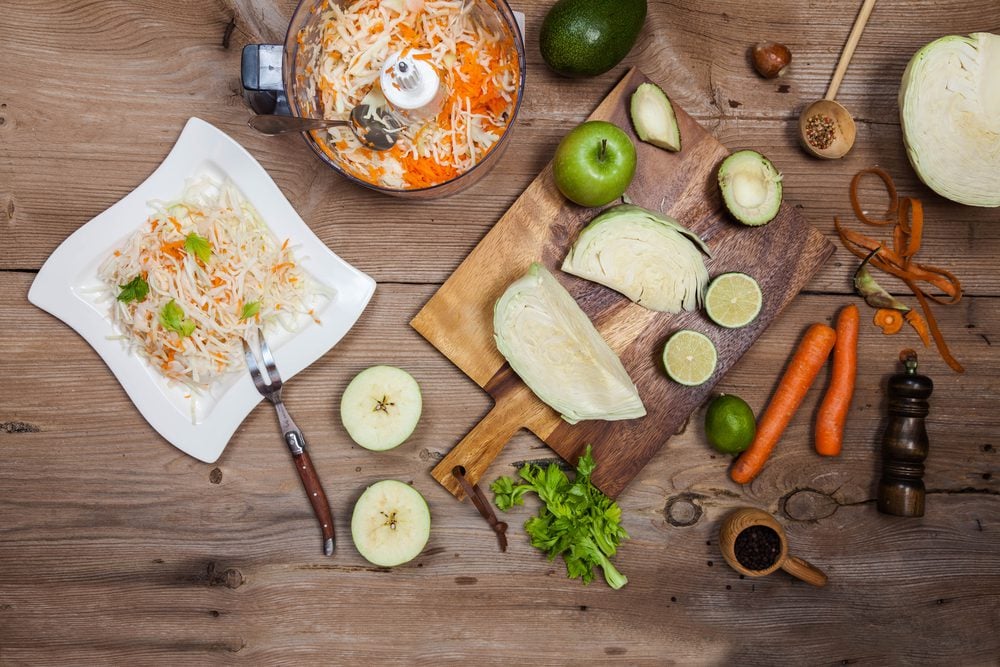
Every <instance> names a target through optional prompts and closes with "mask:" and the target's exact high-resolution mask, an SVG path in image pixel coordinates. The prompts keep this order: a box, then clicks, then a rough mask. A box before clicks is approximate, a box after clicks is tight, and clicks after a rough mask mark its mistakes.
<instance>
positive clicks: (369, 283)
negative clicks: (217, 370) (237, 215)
mask: <svg viewBox="0 0 1000 667" xmlns="http://www.w3.org/2000/svg"><path fill="white" fill-rule="evenodd" d="M203 175H208V176H211V177H212V178H214V179H215V180H217V181H222V180H225V179H229V180H230V181H232V182H233V184H234V185H235V186H236V187H237V188H238V189H239V191H240V192H241V193H242V195H243V197H244V198H245V199H247V200H248V201H249V202H250V203H251V204H253V206H254V207H255V208H256V209H257V211H258V212H259V213H260V216H261V218H262V219H263V220H264V221H265V223H266V224H267V226H268V227H269V228H270V230H271V232H272V233H273V234H274V235H275V237H276V238H279V239H284V238H289V239H291V240H292V243H293V244H295V245H296V253H295V254H296V257H297V258H298V261H299V263H300V265H301V266H302V268H303V269H305V270H306V271H307V272H308V273H309V274H310V275H311V276H312V277H313V278H314V279H315V280H316V281H317V282H319V283H320V284H322V285H324V286H326V287H328V288H330V289H331V291H333V292H334V296H333V297H332V298H331V299H329V300H326V301H323V302H321V305H320V308H321V309H317V311H316V316H317V317H318V318H319V320H320V321H321V322H322V324H315V323H312V322H310V323H308V324H306V325H305V326H303V328H301V329H300V330H298V331H297V332H295V333H294V334H284V335H278V334H276V333H269V334H268V342H269V344H270V346H271V349H272V350H273V351H274V357H275V361H276V362H277V365H278V370H279V371H280V372H281V376H282V379H284V380H288V379H290V378H291V377H292V376H294V375H295V374H296V373H298V372H299V371H301V370H302V369H303V368H305V367H307V366H308V365H309V364H311V363H313V362H314V361H316V360H317V359H319V358H320V357H321V356H323V355H324V354H325V353H326V352H327V351H329V350H330V348H332V347H333V346H334V345H336V344H337V342H338V341H339V340H340V339H341V338H343V337H344V334H346V333H347V332H348V331H349V330H350V328H351V327H352V326H353V325H354V323H355V322H356V321H357V319H358V318H359V317H360V316H361V313H362V312H363V311H364V309H365V306H366V305H367V304H368V301H369V300H370V299H371V297H372V294H373V293H374V291H375V281H374V280H372V279H371V278H370V277H368V276H367V275H365V274H364V273H362V272H361V271H358V270H357V269H355V268H354V267H353V266H351V265H350V264H348V263H347V262H345V261H344V260H342V259H341V258H340V257H337V255H335V254H334V253H333V252H331V251H330V249H329V248H327V247H326V245H324V244H323V242H322V241H320V240H319V239H318V238H317V237H316V235H315V234H313V233H312V230H310V229H309V227H308V226H306V223H305V222H303V220H302V218H300V217H299V215H298V214H297V213H296V212H295V209H293V208H292V206H291V204H289V202H288V200H287V199H285V196H284V195H283V194H282V193H281V190H279V189H278V186H277V185H275V183H274V181H272V180H271V177H270V176H268V175H267V172H265V171H264V168H263V167H261V166H260V164H259V163H258V162H257V161H256V160H255V159H254V158H253V157H252V156H251V155H250V154H249V153H248V152H247V151H246V150H244V148H243V147H242V146H240V145H239V144H237V143H236V142H235V141H233V140H232V139H230V138H229V137H228V136H227V135H226V134H224V133H222V132H221V131H219V130H218V129H216V128H215V127H213V126H212V125H209V124H208V123H206V122H205V121H203V120H201V119H199V118H191V119H190V120H188V122H187V124H186V125H185V126H184V131H183V132H181V136H180V137H179V138H178V139H177V143H176V144H174V147H173V149H172V150H171V151H170V154H169V155H167V157H166V159H164V160H163V162H162V163H161V164H160V166H159V167H157V169H156V171H154V172H153V173H152V175H150V177H149V178H147V179H146V180H145V181H144V182H143V183H142V184H141V185H140V186H139V187H137V188H136V189H135V190H133V191H132V192H130V193H129V194H128V195H126V196H125V198H124V199H122V200H121V201H119V202H118V203H117V204H115V205H114V206H112V207H111V208H109V209H108V210H106V211H104V212H103V213H101V214H100V215H98V216H97V217H96V218H94V219H93V220H91V221H90V222H88V223H87V224H85V225H84V226H83V227H81V228H80V229H78V230H76V231H75V232H74V233H73V234H72V235H71V236H70V237H69V238H68V239H66V240H65V241H64V242H63V243H62V244H61V245H60V246H59V247H58V248H56V250H55V252H53V253H52V255H51V256H50V257H49V258H48V260H46V262H45V264H44V265H43V266H42V269H41V271H39V272H38V276H37V277H36V278H35V281H34V282H33V283H32V285H31V290H30V291H29V292H28V300H29V301H30V302H31V303H33V304H35V305H36V306H38V307H39V308H42V309H43V310H46V311H48V312H50V313H52V314H53V315H55V316H56V317H58V318H59V319H61V320H62V321H63V322H65V323H66V324H68V325H69V326H71V327H72V328H73V329H75V330H76V331H77V333H79V334H80V335H81V336H83V338H84V339H85V340H86V341H87V342H88V343H90V345H91V346H92V347H93V348H94V349H95V350H96V351H97V353H98V354H100V355H101V357H102V358H103V359H104V361H105V363H106V364H107V365H108V367H109V368H110V369H111V372H112V373H114V374H115V377H117V378H118V381H119V382H120V383H121V385H122V387H124V388H125V391H126V392H127V393H128V395H129V398H131V399H132V402H133V403H135V406H136V407H137V408H138V409H139V412H140V413H142V416H143V417H145V418H146V421H148V422H149V423H150V425H152V427H153V428H155V429H156V430H157V431H158V432H159V433H160V435H162V436H163V437H164V438H166V439H167V440H168V441H169V442H170V443H171V444H173V445H174V446H175V447H177V448H178V449H180V450H181V451H183V452H185V453H186V454H190V455H191V456H193V457H195V458H197V459H200V460H201V461H205V462H206V463H211V462H213V461H215V460H216V459H218V458H219V456H220V455H221V454H222V450H224V449H225V448H226V444H227V443H228V442H229V439H230V438H231V437H232V435H233V433H234V432H235V431H236V429H237V427H238V426H239V425H240V424H241V423H242V422H243V420H244V419H245V418H246V416H247V415H248V414H249V413H250V411H251V410H252V409H253V408H254V406H255V405H257V403H259V402H260V401H261V395H260V394H259V393H257V390H256V389H255V388H254V386H253V382H251V380H250V377H249V374H248V373H231V374H229V375H227V376H226V377H224V378H222V379H220V380H219V381H218V382H217V383H216V384H215V385H213V387H212V388H211V390H210V391H208V392H204V393H201V394H196V395H195V396H194V400H195V402H194V405H193V406H192V397H191V396H192V394H191V390H190V389H189V388H187V387H184V386H181V385H178V384H177V383H170V382H168V381H167V380H166V379H165V378H164V377H163V376H162V375H161V374H160V373H159V372H158V371H157V370H155V369H153V368H151V367H150V366H149V365H148V364H147V363H146V362H145V361H144V360H142V359H141V358H140V357H139V356H137V355H135V354H134V353H132V352H130V351H129V349H128V346H127V344H126V343H125V342H124V341H122V340H118V339H115V338H114V337H115V336H118V335H120V334H121V332H120V331H118V330H117V328H116V327H115V326H114V325H113V324H112V321H111V317H110V304H109V303H108V301H107V297H106V296H102V295H101V294H100V289H99V287H100V285H101V281H100V279H99V278H98V276H97V269H98V266H99V265H100V263H101V262H102V261H104V259H105V258H106V257H107V256H108V254H109V253H110V252H111V251H112V250H113V249H114V248H115V247H117V246H119V245H120V244H121V243H122V242H123V241H124V240H125V239H126V238H127V237H128V236H130V235H131V234H132V233H133V232H135V230H136V229H138V228H139V226H140V225H142V224H143V223H144V222H145V220H146V219H147V218H148V216H149V215H150V214H151V213H152V209H151V208H150V207H149V206H148V204H147V202H149V201H151V200H157V199H158V200H161V201H169V200H171V199H175V198H176V197H177V196H179V195H180V193H181V192H182V191H183V189H184V186H185V184H186V182H187V181H188V180H189V179H191V178H196V177H199V176H203ZM289 341H294V345H289V344H288V343H289ZM192 407H193V408H194V409H192Z"/></svg>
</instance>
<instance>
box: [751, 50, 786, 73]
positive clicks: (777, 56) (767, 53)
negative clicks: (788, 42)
mask: <svg viewBox="0 0 1000 667" xmlns="http://www.w3.org/2000/svg"><path fill="white" fill-rule="evenodd" d="M751 56H752V58H753V66H754V69H756V70H757V73H758V74H760V75H761V76H762V77H764V78H765V79H774V78H777V77H779V76H781V75H782V74H784V73H785V68H786V67H788V65H789V63H791V62H792V52H791V51H789V50H788V47H787V46H785V45H784V44H778V43H777V42H761V43H760V44H756V45H754V47H753V50H752V51H751Z"/></svg>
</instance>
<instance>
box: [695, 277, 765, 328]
mask: <svg viewBox="0 0 1000 667" xmlns="http://www.w3.org/2000/svg"><path fill="white" fill-rule="evenodd" d="M763 301H764V297H763V295H762V294H761V293H760V285H758V284H757V281H756V280H754V279H753V278H751V277H750V276H748V275H747V274H745V273H723V274H722V275H720V276H717V277H716V278H715V279H714V280H713V281H712V282H711V283H709V285H708V290H707V291H706V292H705V313H706V314H707V315H708V317H709V318H710V319H711V320H712V321H713V322H715V323H716V324H718V325H719V326H720V327H726V328H727V329H738V328H739V327H745V326H746V325H748V324H750V323H751V322H753V321H754V320H755V319H757V315H759V314H760V307H761V304H762V303H763Z"/></svg>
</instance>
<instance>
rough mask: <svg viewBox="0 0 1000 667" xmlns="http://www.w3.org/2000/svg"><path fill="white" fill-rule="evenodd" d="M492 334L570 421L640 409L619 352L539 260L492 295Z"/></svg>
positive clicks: (628, 415)
mask: <svg viewBox="0 0 1000 667" xmlns="http://www.w3.org/2000/svg"><path fill="white" fill-rule="evenodd" d="M493 337H494V339H495V340H496V344H497V349H498V350H499V351H500V354H502V355H503V356H504V358H505V359H507V361H508V362H509V363H510V367H511V368H513V369H514V372H515V373H517V374H518V375H519V376H520V377H521V379H522V380H524V383H525V384H526V385H528V387H530V388H531V391H533V392H534V393H535V395H536V396H538V398H539V399H541V400H542V401H543V402H545V403H546V404H547V405H548V406H549V407H551V408H552V409H553V410H555V411H556V412H558V413H559V414H560V415H562V418H563V419H565V420H566V421H567V422H569V423H570V424H575V423H577V422H578V421H582V420H584V419H603V420H606V421H616V420H620V419H634V418H636V417H642V416H644V415H645V414H646V408H645V407H644V406H643V404H642V400H641V399H640V398H639V392H638V390H636V388H635V385H634V384H633V383H632V379H631V378H630V377H629V375H628V373H627V372H626V371H625V367H624V366H622V362H621V360H620V359H619V358H618V355H616V354H615V353H614V351H613V350H612V349H611V348H610V347H608V344H607V343H606V342H605V341H604V339H603V338H601V334H599V333H598V332H597V329H596V328H594V325H593V323H591V321H590V318H588V317H587V314H586V313H584V312H583V311H582V310H581V309H580V306H579V305H577V303H576V301H574V300H573V297H572V296H570V294H569V292H567V291H566V288H564V287H563V286H562V285H561V284H560V283H559V281H558V280H556V279H555V277H554V276H553V275H552V274H551V273H549V271H548V270H547V269H546V268H545V267H544V266H542V265H541V264H537V263H535V264H532V265H531V268H530V269H529V270H528V273H527V274H525V276H524V277H523V278H519V279H518V280H515V281H514V282H513V283H511V285H510V287H508V288H507V291H506V292H504V293H503V295H502V296H501V297H500V298H499V299H498V300H497V303H496V306H495V307H494V309H493Z"/></svg>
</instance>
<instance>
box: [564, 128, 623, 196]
mask: <svg viewBox="0 0 1000 667" xmlns="http://www.w3.org/2000/svg"><path fill="white" fill-rule="evenodd" d="M552 174H553V176H554V177H555V180H556V187H557V188H559V192H561V193H563V195H564V196H565V197H566V198H567V199H569V200H570V201H572V202H575V203H577V204H579V205H580V206H591V207H596V206H604V205H605V204H607V203H609V202H612V201H614V200H615V199H618V198H619V197H621V196H622V195H623V194H624V193H625V189H626V188H628V186H629V183H631V182H632V177H633V176H635V146H634V145H633V144H632V140H631V139H629V137H628V135H627V134H625V132H624V131H623V130H622V129H621V128H620V127H618V126H617V125H615V124H614V123H608V122H606V121H603V120H591V121H587V122H586V123H582V124H580V125H577V126H576V127H575V128H573V129H572V130H570V132H569V134H567V135H566V136H565V137H563V140H562V141H560V142H559V146H558V147H557V148H556V156H555V159H554V160H553V163H552Z"/></svg>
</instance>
